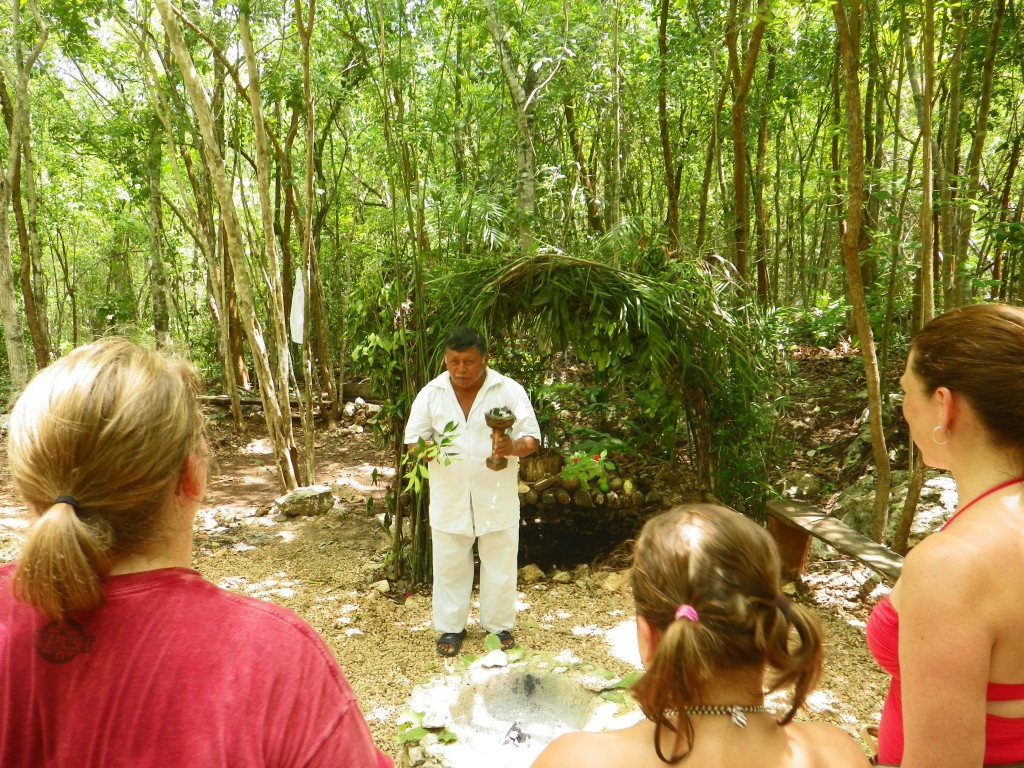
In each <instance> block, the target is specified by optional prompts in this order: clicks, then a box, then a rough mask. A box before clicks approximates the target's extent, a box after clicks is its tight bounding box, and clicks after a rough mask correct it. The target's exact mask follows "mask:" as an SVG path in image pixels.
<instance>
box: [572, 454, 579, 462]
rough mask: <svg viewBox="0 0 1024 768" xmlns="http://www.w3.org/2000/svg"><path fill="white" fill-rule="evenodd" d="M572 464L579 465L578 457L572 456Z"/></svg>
mask: <svg viewBox="0 0 1024 768" xmlns="http://www.w3.org/2000/svg"><path fill="white" fill-rule="evenodd" d="M572 463H573V464H579V463H580V457H579V456H573V457H572Z"/></svg>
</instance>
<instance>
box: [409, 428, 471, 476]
mask: <svg viewBox="0 0 1024 768" xmlns="http://www.w3.org/2000/svg"><path fill="white" fill-rule="evenodd" d="M455 429H456V425H455V422H454V421H449V422H448V423H447V424H445V425H444V430H443V431H442V432H441V434H440V435H438V438H437V440H424V439H423V438H422V437H421V438H419V439H418V440H417V441H416V447H415V448H413V449H412V450H411V451H407V452H406V454H405V456H404V458H403V459H402V463H403V464H406V465H408V466H409V470H408V471H407V472H406V473H405V474H404V475H402V478H403V479H404V480H405V488H404V489H403V490H404V491H406V492H408V491H410V490H411V491H413V492H414V493H419V492H420V491H421V490H423V484H424V483H426V482H427V481H428V480H429V479H430V470H429V469H428V467H427V465H428V464H429V463H430V462H431V461H440V462H442V463H443V464H444V465H445V466H446V467H447V466H448V465H450V464H451V463H452V462H453V461H462V459H461V458H458V456H459V455H458V454H457V453H454V452H452V451H449V450H448V449H449V448H451V445H452V443H454V442H455V438H456V437H457V436H458V435H457V434H456V433H455Z"/></svg>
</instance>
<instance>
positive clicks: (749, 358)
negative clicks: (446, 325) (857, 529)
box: [428, 253, 773, 506]
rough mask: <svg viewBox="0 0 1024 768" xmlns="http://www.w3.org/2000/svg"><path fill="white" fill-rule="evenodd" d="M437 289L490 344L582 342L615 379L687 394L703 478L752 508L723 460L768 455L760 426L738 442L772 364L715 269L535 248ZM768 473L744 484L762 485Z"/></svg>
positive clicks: (467, 270)
mask: <svg viewBox="0 0 1024 768" xmlns="http://www.w3.org/2000/svg"><path fill="white" fill-rule="evenodd" d="M428 290H429V292H430V293H431V294H433V296H434V297H435V299H437V300H438V304H442V305H446V307H445V309H444V310H443V311H442V313H441V314H442V315H445V316H446V317H448V318H459V320H458V322H465V324H467V325H472V326H475V327H479V328H484V329H486V330H487V332H488V333H489V334H490V336H491V338H502V337H507V336H508V335H509V334H519V335H523V336H526V337H528V338H530V339H531V340H532V341H533V342H535V343H537V344H540V345H542V346H545V347H547V348H550V349H551V350H553V351H559V350H565V349H567V348H568V347H570V346H571V347H573V348H574V349H575V350H576V351H577V353H578V354H579V355H580V357H581V358H582V359H584V360H589V361H590V362H591V363H592V364H593V365H594V366H595V367H596V368H598V369H600V370H608V371H609V373H610V374H611V377H612V379H613V380H614V378H615V375H616V373H626V372H633V373H637V372H640V373H644V374H646V375H650V376H652V377H654V379H655V380H657V381H659V382H660V383H662V384H664V385H665V386H667V387H669V388H670V389H671V390H672V391H673V392H677V393H678V397H679V399H680V400H681V402H682V406H683V408H684V411H685V414H686V420H687V426H688V428H689V433H690V439H691V445H692V450H693V455H692V457H691V458H692V462H693V465H694V467H695V468H696V469H697V472H698V475H699V477H700V481H701V483H702V484H703V485H704V487H706V488H708V489H710V490H712V491H714V492H715V493H716V494H719V495H720V497H721V498H723V499H726V500H730V501H733V502H737V501H742V502H744V506H746V502H747V501H749V496H750V494H749V492H744V491H742V490H741V489H740V488H738V487H737V488H726V487H722V486H723V484H722V481H723V477H724V478H726V479H727V481H728V477H730V476H732V475H733V474H734V473H733V472H726V473H724V474H723V472H722V471H721V470H722V469H723V464H722V461H723V459H724V460H726V461H727V462H728V461H729V460H730V457H734V456H736V455H737V451H743V450H744V448H746V449H747V450H748V451H749V452H750V455H751V456H752V455H754V454H756V453H757V452H758V451H759V450H760V449H761V447H762V446H760V445H758V444H757V442H756V441H757V439H758V437H759V436H758V435H757V434H756V433H757V432H758V430H757V429H755V428H751V432H750V434H748V435H746V437H749V439H750V440H751V444H749V445H747V446H745V447H744V446H738V445H735V444H734V443H735V442H736V441H737V439H738V434H740V432H741V431H742V427H743V424H744V423H748V422H749V423H750V424H754V423H755V422H756V421H757V414H756V413H755V412H756V411H758V409H759V408H760V407H761V406H763V405H764V403H765V399H766V398H768V397H769V390H770V385H769V383H770V373H769V372H770V370H771V368H772V367H773V365H772V362H771V360H770V358H769V356H768V355H767V354H766V351H765V346H764V344H763V343H762V342H761V340H760V334H759V333H758V332H757V329H758V320H757V317H756V316H755V315H753V314H752V313H753V310H750V309H748V308H746V307H739V308H730V307H729V305H728V304H727V301H726V298H725V292H726V288H725V287H724V286H723V285H720V284H716V283H715V282H714V280H713V279H712V277H711V275H710V274H709V273H708V272H707V270H705V269H702V268H700V267H697V266H694V265H690V264H685V263H681V262H670V263H668V264H665V265H662V266H661V268H659V269H658V270H657V271H656V273H655V274H642V273H639V272H634V271H630V270H629V269H626V268H622V267H617V266H612V265H609V264H605V263H602V262H598V261H592V260H589V259H585V258H580V257H578V256H573V255H568V254H564V253H533V254H528V255H524V256H519V257H515V258H511V259H508V258H501V259H497V258H489V259H479V260H475V261H471V262H467V263H465V264H463V265H460V268H459V269H457V270H450V271H447V272H446V274H445V275H443V276H441V277H438V278H435V279H434V280H431V281H430V282H429V283H428ZM762 412H763V411H762ZM723 426H729V427H730V428H728V429H723ZM725 441H731V442H725ZM745 463H747V464H749V463H750V462H745ZM753 463H754V465H755V466H758V465H759V466H762V467H763V466H764V462H753ZM745 471H748V470H745ZM761 474H762V476H761V477H747V478H745V483H746V484H747V485H748V486H749V484H750V482H751V481H753V482H754V484H755V485H758V486H761V487H763V486H764V483H765V481H766V477H765V476H764V475H765V474H766V472H762V473H761ZM748 491H749V488H748Z"/></svg>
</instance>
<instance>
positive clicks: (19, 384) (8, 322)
mask: <svg viewBox="0 0 1024 768" xmlns="http://www.w3.org/2000/svg"><path fill="white" fill-rule="evenodd" d="M25 7H27V8H28V9H29V10H30V11H31V12H32V14H33V16H34V17H35V19H36V22H37V25H38V28H39V32H38V36H37V37H36V40H35V42H34V44H33V46H32V49H31V51H29V53H28V55H27V56H24V57H23V56H22V51H21V33H22V32H21V8H22V3H21V0H11V17H10V18H11V32H10V34H11V38H12V39H13V40H14V55H15V62H14V63H15V66H16V68H17V71H16V72H15V73H14V74H16V76H17V80H16V81H15V84H14V112H13V115H12V120H11V131H10V137H9V140H8V143H7V152H8V154H7V167H6V168H5V169H4V175H3V176H2V177H0V320H2V321H3V327H4V343H5V344H6V346H7V361H8V365H9V366H10V373H11V399H12V401H13V399H14V397H16V396H17V394H18V393H19V392H20V391H21V390H22V389H23V388H24V387H25V385H26V384H27V383H28V357H27V355H26V354H25V340H24V333H23V330H22V325H21V316H20V315H19V313H18V306H17V302H16V300H15V296H14V254H13V253H12V251H11V236H10V224H9V220H8V216H7V211H8V209H9V206H10V204H11V195H12V192H13V187H14V177H15V175H16V172H17V169H18V162H19V158H20V157H21V145H22V141H23V140H26V139H27V136H28V125H29V99H28V81H29V77H30V76H31V73H32V68H33V67H34V66H35V63H36V59H38V58H39V54H40V53H42V50H43V47H44V46H45V45H46V39H47V37H48V36H49V30H48V28H47V27H46V25H45V24H44V22H43V19H42V17H41V15H40V14H39V9H38V8H37V7H36V4H35V2H34V0H29V2H27V3H25Z"/></svg>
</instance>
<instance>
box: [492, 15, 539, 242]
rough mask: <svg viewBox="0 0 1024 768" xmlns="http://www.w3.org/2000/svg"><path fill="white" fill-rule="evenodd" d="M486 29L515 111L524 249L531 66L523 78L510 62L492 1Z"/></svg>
mask: <svg viewBox="0 0 1024 768" xmlns="http://www.w3.org/2000/svg"><path fill="white" fill-rule="evenodd" d="M486 24H487V29H488V31H489V32H490V33H491V38H492V39H493V40H494V47H495V48H496V49H497V51H498V61H499V62H500V63H501V72H502V74H503V75H504V76H505V83H506V84H507V85H508V90H509V94H510V95H511V97H512V105H513V106H514V107H515V111H516V129H517V133H518V134H519V142H518V144H517V145H516V168H517V170H518V174H519V178H518V181H517V184H516V190H517V207H518V210H519V249H520V250H521V251H522V252H523V253H526V252H527V251H530V250H532V249H533V239H534V235H533V216H534V212H535V209H536V198H537V169H536V166H537V152H536V150H535V149H534V146H533V111H534V102H533V100H534V97H535V96H536V94H537V90H536V86H535V82H534V69H533V67H531V66H526V67H524V69H525V71H526V75H525V77H524V78H523V80H522V81H520V79H519V75H518V74H517V72H516V67H515V65H514V64H513V62H512V50H511V49H510V48H509V45H508V41H507V40H506V39H505V37H506V32H505V26H504V25H503V24H502V23H501V19H499V18H498V12H497V10H496V9H495V8H494V7H493V5H491V6H490V7H489V9H488V13H487V20H486Z"/></svg>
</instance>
